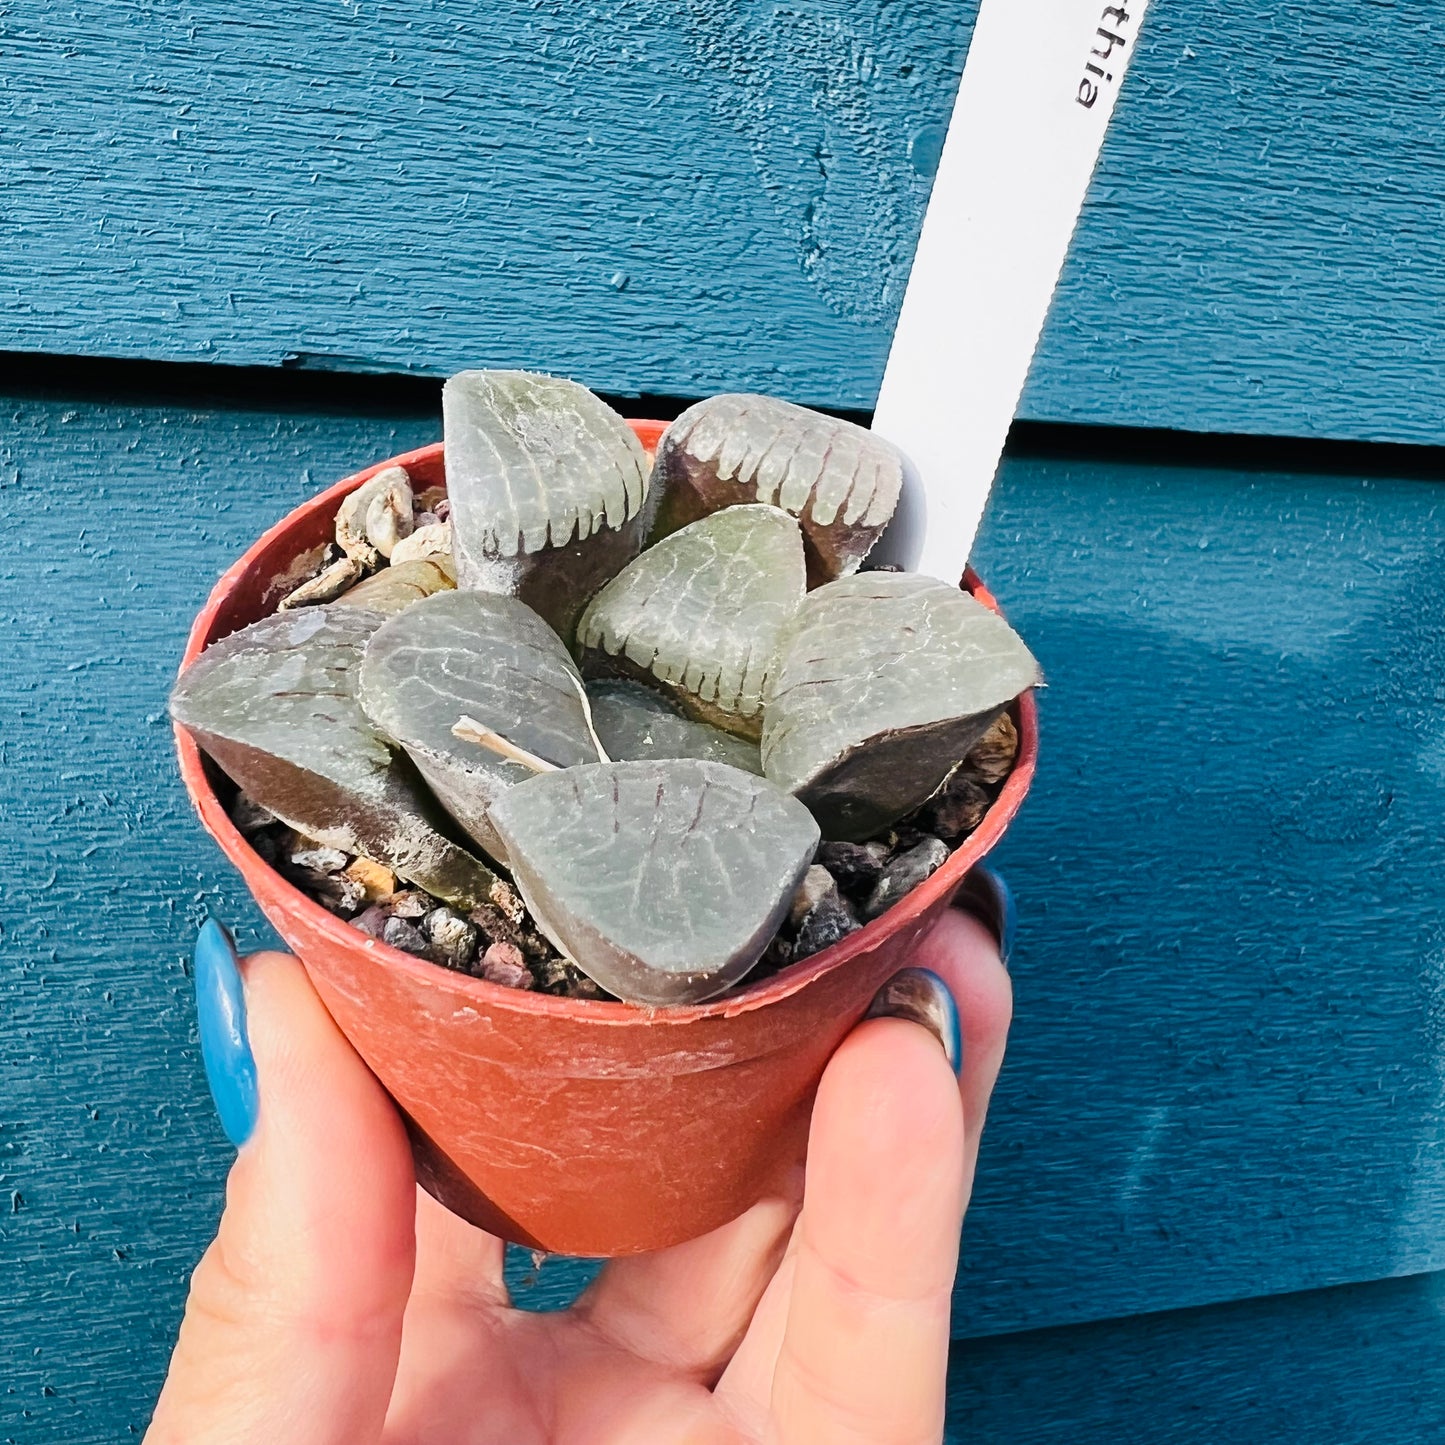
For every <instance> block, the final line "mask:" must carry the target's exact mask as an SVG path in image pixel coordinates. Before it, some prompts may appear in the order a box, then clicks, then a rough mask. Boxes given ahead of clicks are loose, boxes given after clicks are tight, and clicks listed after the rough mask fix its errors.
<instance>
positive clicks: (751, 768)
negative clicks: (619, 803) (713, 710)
mask: <svg viewBox="0 0 1445 1445" xmlns="http://www.w3.org/2000/svg"><path fill="white" fill-rule="evenodd" d="M587 696H588V698H589V699H590V701H591V703H592V726H593V728H594V729H596V732H597V737H598V740H599V741H600V742H601V744H602V747H603V750H604V751H605V752H606V754H607V756H608V757H609V758H611V759H612V760H613V761H614V762H640V761H644V760H657V759H662V758H701V759H703V760H705V761H707V762H713V763H727V764H729V765H730V766H732V767H734V768H741V769H742V770H743V771H744V772H748V773H761V772H762V770H763V762H762V758H761V756H760V755H759V753H758V745H757V743H755V742H751V741H749V740H748V739H747V738H740V737H735V736H734V735H733V734H732V733H725V732H723V730H722V729H721V728H715V727H711V726H709V725H708V724H707V723H700V722H693V720H692V719H691V718H687V717H683V716H682V714H681V713H680V712H679V711H678V710H677V709H676V708H674V707H673V706H671V705H670V704H669V702H668V700H667V699H666V698H664V697H663V696H662V695H661V694H660V693H659V692H657V690H656V689H655V688H651V687H647V686H645V685H644V684H642V683H639V682H628V681H626V680H625V679H621V678H618V679H612V678H598V679H596V680H594V681H592V682H589V683H588V684H587Z"/></svg>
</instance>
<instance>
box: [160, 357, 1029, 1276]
mask: <svg viewBox="0 0 1445 1445" xmlns="http://www.w3.org/2000/svg"><path fill="white" fill-rule="evenodd" d="M443 401H444V417H445V442H444V444H443V446H437V447H429V448H425V449H423V450H421V451H418V452H413V453H410V454H408V455H406V456H402V457H399V458H396V459H395V460H394V461H391V462H387V463H384V464H382V465H381V466H378V467H373V468H371V469H369V470H368V471H365V472H362V473H360V474H358V475H357V476H355V477H351V478H348V479H347V480H346V481H344V482H341V483H339V484H338V485H337V486H335V487H333V488H332V489H331V490H330V491H328V492H326V493H324V494H323V495H321V496H319V497H317V498H316V499H314V500H313V501H312V502H310V503H308V504H307V505H306V506H303V507H302V508H300V509H299V510H298V511H296V512H294V513H292V514H291V515H290V516H289V517H287V518H286V519H285V520H284V521H282V522H281V523H280V524H279V525H278V526H277V527H275V528H274V529H272V531H270V532H268V533H267V534H266V535H265V536H263V537H262V538H261V539H260V540H259V541H258V542H257V543H256V544H255V546H254V547H252V548H251V550H250V551H249V552H248V553H247V554H246V556H245V557H243V558H242V559H241V560H240V561H239V562H238V563H237V564H236V565H235V566H234V567H233V568H231V570H230V571H229V572H227V573H226V575H225V576H224V577H223V578H222V579H221V581H220V583H219V584H218V585H217V587H216V589H215V590H214V592H213V593H212V596H211V598H210V601H209V602H208V603H207V605H206V607H205V609H204V610H203V611H202V613H201V615H200V616H199V617H198V618H197V620H196V623H195V625H194V627H193V630H192V634H191V639H190V644H189V646H188V649H187V652H186V657H185V660H184V662H183V666H182V671H181V675H180V678H179V680H178V681H177V683H176V686H175V690H174V692H173V695H172V703H171V706H172V713H173V716H174V718H175V721H176V723H177V738H178V745H179V748H180V755H181V768H182V772H183V775H184V777H185V781H186V784H187V787H188V789H189V791H190V793H191V796H192V799H193V800H194V802H195V803H196V805H197V807H198V809H199V811H200V813H201V816H202V819H203V821H204V823H205V825H206V827H207V828H208V829H209V830H210V831H211V833H212V834H213V835H214V836H215V837H216V838H217V840H218V841H219V842H220V844H221V846H222V847H223V849H224V850H225V851H226V853H227V855H228V856H229V857H230V858H231V859H232V861H233V862H235V863H236V864H237V866H238V867H239V868H240V870H241V872H242V873H243V875H244V877H245V879H246V881H247V883H248V885H249V886H250V888H251V889H252V891H253V893H254V894H255V896H256V898H257V900H258V901H259V903H260V904H261V906H262V908H263V909H264V911H265V912H266V914H267V915H268V917H269V918H270V919H271V920H272V922H273V923H274V925H275V926H276V928H277V929H278V931H279V932H280V933H281V935H282V936H283V937H284V938H285V939H286V940H287V942H288V943H289V944H290V945H291V946H292V947H293V948H294V949H295V951H296V952H297V954H298V955H299V956H300V958H301V959H302V961H303V963H304V964H305V965H306V967H307V969H308V971H309V972H310V974H311V977H312V979H313V981H314V982H315V984H316V986H317V988H318V990H319V991H320V993H321V995H322V997H323V999H324V1000H325V1002H326V1004H327V1006H328V1008H330V1010H331V1012H332V1013H333V1015H334V1016H335V1018H336V1020H337V1022H338V1024H339V1025H340V1027H341V1028H342V1029H343V1031H344V1032H345V1033H346V1034H347V1036H348V1037H349V1038H350V1039H351V1041H352V1042H353V1044H354V1045H355V1046H356V1048H357V1049H358V1051H359V1052H360V1053H361V1055H362V1056H363V1058H365V1059H366V1061H367V1062H368V1064H369V1065H370V1066H371V1067H372V1069H373V1070H374V1071H375V1073H376V1074H377V1076H378V1077H379V1078H380V1080H381V1081H382V1083H383V1084H384V1085H385V1086H386V1087H387V1088H388V1089H389V1090H390V1092H391V1093H392V1095H393V1097H394V1098H395V1099H396V1102H397V1104H398V1106H399V1107H400V1109H401V1110H402V1112H403V1115H404V1117H405V1118H406V1120H407V1122H408V1125H409V1128H410V1129H411V1133H412V1139H413V1144H414V1150H415V1155H416V1160H417V1168H418V1177H419V1178H420V1179H421V1181H422V1182H423V1183H424V1184H425V1185H426V1187H427V1188H428V1189H430V1190H431V1191H432V1192H433V1193H434V1194H435V1195H436V1196H437V1197H438V1198H440V1199H441V1200H442V1201H443V1203H445V1204H447V1205H448V1206H449V1207H450V1208H452V1209H454V1210H455V1211H456V1212H458V1213H459V1214H461V1215H463V1216H464V1217H466V1218H468V1219H470V1220H472V1221H473V1222H474V1223H477V1224H479V1225H481V1226H483V1227H484V1228H487V1229H489V1230H491V1231H493V1232H495V1233H498V1234H501V1235H503V1236H505V1237H506V1238H509V1239H512V1240H515V1241H517V1242H519V1243H523V1244H527V1245H531V1246H533V1247H537V1248H545V1249H551V1250H560V1251H566V1252H571V1253H591V1254H618V1253H626V1252H632V1251H637V1250H642V1249H651V1248H657V1247H660V1246H663V1245H666V1244H669V1243H673V1242H676V1241H678V1240H681V1239H685V1238H688V1237H691V1236H693V1235H696V1234H700V1233H702V1232H704V1231H706V1230H708V1229H711V1228H714V1227H716V1226H717V1225H718V1224H721V1223H723V1222H725V1221H726V1220H727V1219H730V1218H732V1217H734V1216H735V1215H737V1214H738V1213H740V1212H741V1211H742V1210H743V1209H744V1208H746V1207H747V1206H748V1205H749V1204H750V1203H751V1202H753V1200H755V1199H756V1198H757V1197H759V1196H760V1195H761V1194H762V1193H763V1192H764V1191H765V1190H766V1189H768V1188H769V1187H770V1186H771V1185H772V1184H773V1183H774V1182H775V1181H776V1179H777V1177H778V1176H779V1174H780V1173H781V1171H783V1170H784V1169H786V1168H788V1167H789V1166H790V1165H791V1164H792V1163H793V1162H794V1160H795V1159H796V1157H797V1154H798V1151H799V1149H800V1147H801V1141H802V1135H803V1131H804V1130H805V1128H806V1123H807V1115H808V1110H809V1107H810V1104H811V1098H812V1092H813V1090H814V1088H815V1087H816V1084H817V1081H818V1079H819V1077H820V1075H821V1073H822V1069H823V1067H824V1065H825V1063H826V1061H827V1059H828V1056H829V1054H830V1053H831V1052H832V1050H833V1049H834V1048H835V1047H836V1045H837V1043H838V1042H839V1041H840V1039H841V1038H842V1037H843V1035H844V1034H845V1033H846V1032H847V1030H848V1029H849V1028H851V1027H852V1025H853V1024H854V1023H855V1022H856V1021H857V1020H858V1019H859V1018H860V1017H861V1016H862V1014H863V1012H864V1011H865V1009H866V1008H867V1006H868V1003H869V1001H870V999H871V998H872V996H873V994H874V993H875V992H876V991H877V989H878V988H879V987H880V986H881V985H882V984H883V983H884V982H885V981H886V980H887V979H888V978H889V977H890V976H891V974H893V973H894V972H895V971H896V970H897V969H898V968H899V967H901V966H903V965H904V963H906V960H907V954H908V952H909V950H910V948H911V947H912V945H913V944H914V943H915V942H916V940H917V939H918V938H919V937H920V936H921V935H922V933H924V932H925V931H926V930H927V928H928V927H929V926H931V924H932V922H933V921H934V920H935V919H936V918H937V916H938V914H939V913H940V911H941V910H942V909H943V908H944V907H946V906H947V903H948V901H949V899H950V898H951V897H952V896H953V894H954V892H955V891H956V890H957V888H958V887H959V885H960V883H961V882H962V880H963V879H964V876H965V874H966V873H967V870H968V868H969V867H970V866H971V865H972V864H973V863H974V862H976V861H977V860H978V858H980V857H981V856H982V855H983V853H984V852H986V851H987V849H988V848H989V847H991V846H992V845H993V843H994V842H996V841H997V839H998V838H999V837H1000V836H1001V834H1002V832H1003V830H1004V828H1005V827H1006V825H1007V823H1008V821H1009V819H1010V818H1011V816H1012V815H1013V812H1014V811H1015V810H1016V809H1017V807H1018V805H1019V803H1020V802H1021V801H1022V798H1023V795H1024V793H1025V791H1026V790H1027V787H1028V784H1029V781H1030V778H1031V775H1032V769H1033V758H1034V748H1035V729H1034V712H1033V704H1032V697H1031V694H1030V691H1029V690H1030V689H1031V688H1032V687H1033V686H1034V684H1036V683H1037V682H1038V681H1039V676H1038V670H1037V666H1036V664H1035V662H1034V659H1033V658H1032V656H1031V655H1030V654H1029V652H1028V649H1027V648H1026V647H1025V646H1024V644H1023V643H1022V641H1021V640H1020V639H1019V638H1018V637H1017V636H1016V634H1014V632H1013V631H1012V630H1011V629H1010V628H1009V627H1008V625H1007V624H1006V623H1005V622H1004V621H1003V619H1002V618H1001V617H1000V616H999V615H998V613H997V611H996V610H995V609H994V608H993V606H992V599H991V598H989V597H988V595H987V593H986V592H984V591H983V589H982V587H981V585H980V584H979V583H978V582H977V579H972V578H970V579H966V582H967V583H969V584H970V585H967V586H966V587H965V588H964V589H960V588H957V587H953V586H950V585H948V584H946V583H943V582H939V581H936V580H934V579H931V578H927V577H923V576H918V575H914V574H910V573H900V572H896V571H891V570H869V569H868V566H867V558H868V554H869V552H870V550H871V549H872V547H873V544H874V543H875V542H876V541H877V539H878V538H879V536H880V535H881V534H882V532H883V531H884V529H885V528H886V527H887V525H888V522H889V519H890V517H891V516H892V514H893V510H894V507H895V506H896V504H897V501H898V496H899V488H900V484H901V478H902V467H901V459H900V458H899V456H898V454H897V452H896V451H894V449H893V448H891V447H890V446H889V445H888V444H887V443H885V442H883V441H881V440H880V439H879V438H877V437H875V436H873V435H872V434H871V433H869V432H868V431H866V430H864V429H863V428H860V427H857V426H854V425H852V424H850V423H847V422H843V421H838V420H835V419H832V418H829V417H825V416H820V415H818V414H816V413H813V412H809V411H806V410H804V409H802V408H800V407H796V406H792V405H790V404H788V403H785V402H781V401H776V400H773V399H770V398H765V397H754V396H729V397H718V398H714V399H713V400H711V401H706V402H703V403H700V404H699V405H697V406H695V407H693V408H691V409H690V410H689V411H687V412H685V413H683V415H682V416H680V417H679V418H678V419H677V420H676V421H675V422H673V423H672V424H671V425H670V426H667V427H665V428H664V427H663V426H662V425H660V424H657V423H647V422H635V423H628V422H625V421H624V420H623V419H622V418H621V417H620V416H618V415H617V414H616V413H615V412H613V411H612V410H611V409H610V408H609V407H607V406H606V405H605V404H604V403H603V402H602V401H601V400H599V399H598V398H597V397H595V396H593V395H592V394H591V393H590V392H588V391H587V390H585V389H584V388H583V387H581V386H578V385H577V384H575V383H573V382H570V381H564V380H560V379H557V378H552V377H544V376H538V375H533V374H530V373H520V372H464V373H462V374H461V375H459V376H457V377H454V378H453V379H452V380H451V381H449V382H448V383H447V385H446V387H445V389H444V393H443Z"/></svg>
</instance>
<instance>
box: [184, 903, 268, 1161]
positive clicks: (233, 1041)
mask: <svg viewBox="0 0 1445 1445" xmlns="http://www.w3.org/2000/svg"><path fill="white" fill-rule="evenodd" d="M195 975H196V1022H197V1026H198V1028H199V1030H200V1035H201V1057H202V1058H203V1059H204V1060H205V1061H206V1082H207V1083H208V1084H210V1086H211V1098H212V1099H214V1100H215V1103H216V1112H217V1113H218V1114H219V1115H220V1116H221V1127H222V1128H223V1129H224V1130H225V1131H226V1138H228V1139H229V1140H230V1141H231V1143H232V1144H234V1145H235V1146H236V1148H238V1149H239V1148H240V1147H241V1145H242V1144H244V1143H245V1142H246V1140H247V1139H249V1138H250V1137H251V1131H252V1130H253V1129H254V1128H255V1127H256V1059H255V1056H254V1055H253V1054H252V1053H251V1041H250V1039H249V1038H247V1036H246V995H245V992H244V990H243V989H242V987H241V970H240V968H239V967H238V966H237V961H236V945H235V944H234V943H232V942H231V936H230V934H228V933H227V932H226V930H225V929H224V928H222V927H221V925H220V924H219V923H217V922H216V920H215V919H214V918H208V919H207V920H206V921H205V922H204V923H203V924H202V925H201V933H200V937H198V938H197V939H196V955H195Z"/></svg>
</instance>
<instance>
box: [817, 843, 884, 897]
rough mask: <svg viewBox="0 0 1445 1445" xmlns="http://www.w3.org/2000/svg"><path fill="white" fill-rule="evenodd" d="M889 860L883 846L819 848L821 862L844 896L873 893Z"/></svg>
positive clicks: (863, 844)
mask: <svg viewBox="0 0 1445 1445" xmlns="http://www.w3.org/2000/svg"><path fill="white" fill-rule="evenodd" d="M887 861H888V849H887V847H886V846H885V845H884V844H882V843H824V844H823V845H822V846H821V847H820V848H819V849H818V862H819V863H821V864H822V865H823V867H824V868H826V869H827V870H828V872H830V873H831V874H832V875H833V877H834V878H836V879H837V880H838V886H839V887H840V888H841V889H842V890H843V891H844V892H845V893H864V894H866V893H871V892H872V891H873V885H874V884H875V883H876V882H877V881H878V875H879V874H880V873H882V872H883V865H884V863H886V862H887Z"/></svg>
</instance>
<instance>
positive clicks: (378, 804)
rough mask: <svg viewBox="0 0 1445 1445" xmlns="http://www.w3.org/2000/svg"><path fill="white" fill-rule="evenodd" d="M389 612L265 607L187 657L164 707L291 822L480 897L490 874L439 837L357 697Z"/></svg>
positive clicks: (439, 888)
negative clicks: (263, 613)
mask: <svg viewBox="0 0 1445 1445" xmlns="http://www.w3.org/2000/svg"><path fill="white" fill-rule="evenodd" d="M384 620H385V619H384V618H383V617H382V615H381V614H380V613H376V612H369V611H367V610H365V609H363V608H359V607H337V606H335V605H334V604H333V605H331V606H323V607H309V608H304V609H302V610H300V611H296V612H283V613H277V614H276V615H274V616H272V617H266V618H262V620H261V621H259V622H254V623H252V624H251V626H250V627H247V628H245V629H243V630H242V631H240V632H236V633H233V634H232V635H231V636H230V637H226V638H223V639H222V640H221V641H220V642H217V643H214V644H212V646H210V647H208V648H207V649H206V651H205V652H203V653H202V654H201V655H200V657H198V658H197V659H196V660H195V662H193V663H192V664H191V665H190V666H189V667H188V668H186V670H185V671H184V672H183V673H182V674H181V676H180V679H179V680H178V681H177V683H176V685H175V688H174V690H173V691H172V693H171V715H172V716H173V717H174V718H175V720H176V721H177V722H178V723H180V724H181V725H182V726H183V727H185V728H186V729H187V730H188V731H189V732H190V733H191V734H192V736H193V737H194V738H195V739H196V741H197V742H198V743H199V744H200V746H201V747H203V748H204V749H205V750H206V752H208V753H209V754H210V755H211V756H212V757H213V758H214V759H215V760H216V761H217V762H218V763H219V764H220V765H221V767H223V768H224V769H225V770H226V772H227V773H228V774H229V775H230V776H231V778H232V779H233V780H234V781H235V782H236V783H238V784H239V785H240V786H241V788H242V789H244V791H245V792H246V794H247V795H248V796H249V797H250V798H251V799H252V800H253V801H254V802H256V803H258V804H260V806H261V807H263V808H265V809H267V810H268V811H269V812H271V813H273V814H275V816H276V817H278V818H279V819H281V821H282V822H284V823H286V824H287V825H288V826H290V827H292V828H294V829H296V831H297V832H299V833H303V834H304V835H305V836H306V837H308V838H312V839H315V840H316V841H317V842H318V843H320V844H322V845H323V846H325V847H329V848H339V849H342V850H343V851H344V852H347V853H359V854H365V855H366V856H367V857H369V858H374V859H377V860H378V861H380V862H383V863H385V864H387V865H388V866H389V867H390V868H392V869H393V870H394V871H395V872H397V873H399V874H400V875H401V876H402V877H403V878H406V879H409V880H410V881H411V882H412V883H415V884H417V885H418V886H420V887H422V888H425V889H427V890H428V891H429V892H431V893H434V894H436V896H437V897H439V898H443V899H445V900H446V901H447V902H449V903H453V904H456V905H458V906H459V907H462V908H475V907H478V906H480V905H481V904H483V903H484V902H486V900H487V898H488V896H489V890H490V889H491V888H492V886H493V885H494V884H495V883H496V881H497V880H496V877H495V875H494V874H493V873H492V872H491V870H490V869H489V868H487V866H486V865H485V864H484V863H482V862H481V861H480V860H479V859H477V858H474V857H473V856H472V855H471V854H470V853H469V852H467V850H466V849H464V848H462V847H459V846H458V845H457V844H456V843H455V842H453V841H452V840H451V839H450V838H448V837H447V836H445V833H444V832H443V828H444V826H445V824H444V822H443V815H442V814H441V811H440V809H439V808H438V807H437V806H436V804H435V802H434V801H433V800H432V798H431V797H430V795H429V794H428V793H427V791H426V789H425V788H423V787H422V786H421V785H420V782H419V781H418V780H417V779H416V776H415V773H414V771H413V769H412V768H411V766H410V765H409V764H408V763H407V761H406V760H405V758H401V757H398V756H397V755H396V754H395V753H393V752H392V750H391V749H390V748H389V747H388V746H387V745H386V743H385V742H384V741H383V740H382V739H381V738H379V737H378V736H377V734H376V732H375V730H374V729H373V728H372V726H371V724H370V722H368V721H367V718H366V715H365V714H364V713H363V712H362V710H361V707H360V705H359V704H358V703H357V701H356V695H355V689H356V676H357V670H358V667H359V664H360V661H361V656H362V651H363V649H364V647H365V646H366V644H367V642H368V641H369V640H370V638H371V637H372V635H373V634H374V633H375V632H376V631H377V629H378V628H379V627H380V626H381V625H382V623H383V621H384Z"/></svg>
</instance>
